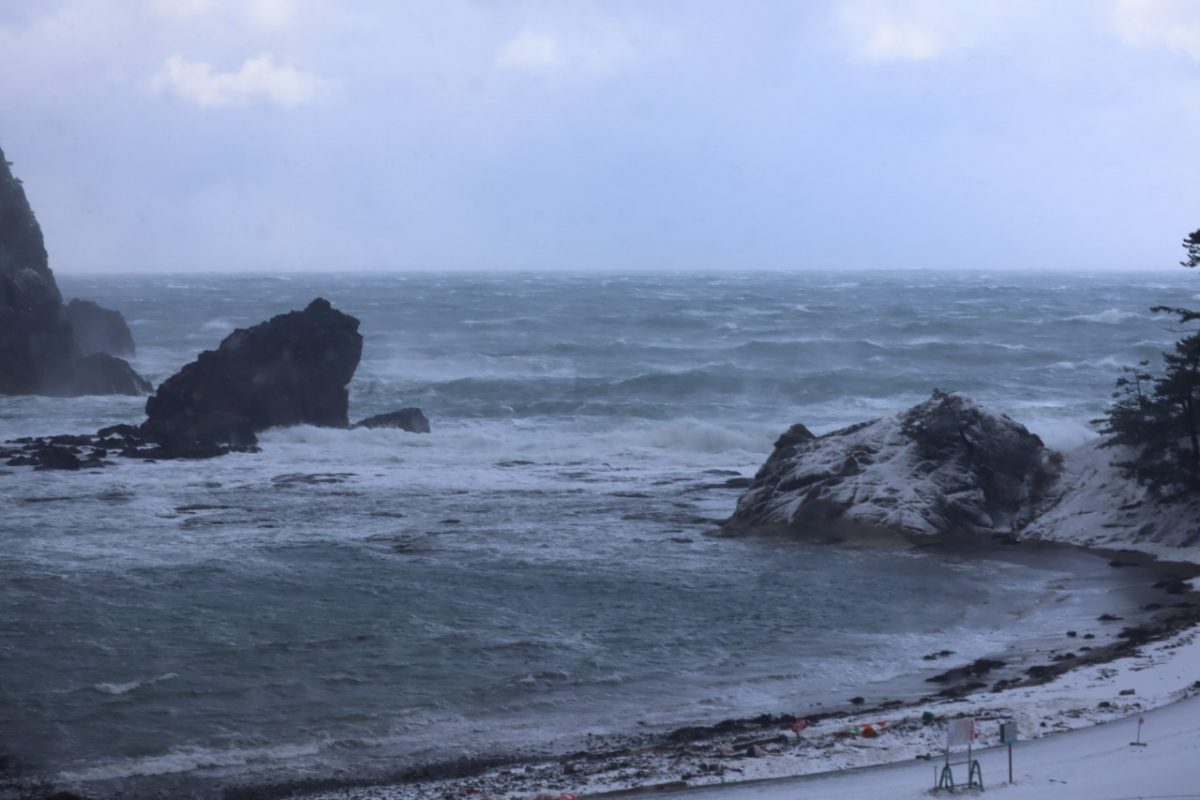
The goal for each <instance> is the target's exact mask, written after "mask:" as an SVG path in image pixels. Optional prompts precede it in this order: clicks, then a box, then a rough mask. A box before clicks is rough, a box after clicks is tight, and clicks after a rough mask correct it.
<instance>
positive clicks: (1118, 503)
mask: <svg viewBox="0 0 1200 800" xmlns="http://www.w3.org/2000/svg"><path fill="white" fill-rule="evenodd" d="M1121 457H1122V453H1121V452H1119V451H1114V450H1112V449H1109V448H1103V447H1100V446H1099V443H1098V442H1092V443H1089V444H1085V445H1082V446H1080V447H1078V448H1076V449H1075V450H1072V451H1070V452H1069V453H1067V454H1066V456H1065V458H1064V459H1063V465H1062V473H1061V475H1060V477H1059V480H1058V481H1057V482H1056V484H1055V485H1054V487H1053V488H1052V490H1051V491H1050V492H1049V493H1048V496H1047V497H1046V499H1045V500H1044V501H1043V503H1042V504H1041V507H1040V508H1039V509H1038V510H1039V512H1040V513H1039V514H1038V516H1037V517H1036V518H1034V519H1033V520H1032V521H1030V523H1029V524H1028V525H1027V526H1026V527H1025V528H1024V529H1023V530H1022V531H1021V536H1022V538H1031V539H1046V540H1051V541H1056V542H1066V543H1070V544H1081V545H1090V546H1098V547H1129V548H1134V549H1138V550H1144V551H1147V552H1152V553H1154V554H1155V555H1158V556H1161V557H1165V558H1176V559H1180V558H1182V559H1186V560H1189V561H1200V498H1193V499H1191V500H1184V501H1175V502H1165V501H1162V500H1156V499H1155V498H1154V497H1153V496H1152V495H1150V493H1149V492H1148V491H1147V490H1146V489H1145V487H1143V486H1140V485H1138V484H1137V482H1135V481H1133V480H1130V479H1128V478H1126V477H1125V476H1123V475H1121V474H1120V472H1119V471H1118V470H1117V469H1116V467H1114V466H1113V465H1112V462H1113V461H1114V460H1117V461H1119V460H1121Z"/></svg>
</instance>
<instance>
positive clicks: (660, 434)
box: [639, 419, 778, 453]
mask: <svg viewBox="0 0 1200 800" xmlns="http://www.w3.org/2000/svg"><path fill="white" fill-rule="evenodd" d="M772 431H774V428H773V427H771V428H768V427H767V426H759V427H757V428H754V429H750V428H747V429H738V428H732V427H730V426H728V425H713V424H711V423H708V422H702V421H700V420H696V419H683V420H678V421H676V422H672V423H669V424H667V425H664V426H662V427H659V428H653V429H651V430H650V431H648V432H645V433H644V434H642V436H640V437H639V440H640V441H641V442H643V443H644V444H646V445H649V446H650V447H656V448H660V449H663V450H682V451H687V452H692V453H729V452H736V451H741V452H749V453H757V452H767V451H768V450H769V449H770V446H771V442H772V441H773V440H774V438H773V437H774V436H775V435H778V431H774V432H773V433H772Z"/></svg>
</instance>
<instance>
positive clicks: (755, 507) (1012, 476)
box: [726, 390, 1058, 542]
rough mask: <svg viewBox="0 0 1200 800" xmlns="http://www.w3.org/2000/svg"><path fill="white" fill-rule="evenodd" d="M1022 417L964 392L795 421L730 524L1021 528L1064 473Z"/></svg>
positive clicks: (877, 535)
mask: <svg viewBox="0 0 1200 800" xmlns="http://www.w3.org/2000/svg"><path fill="white" fill-rule="evenodd" d="M1057 461H1058V459H1057V457H1052V455H1051V453H1050V451H1048V450H1047V449H1046V448H1045V447H1044V446H1043V444H1042V441H1041V439H1039V438H1038V437H1037V436H1035V435H1034V434H1032V433H1030V432H1029V431H1028V430H1027V429H1026V428H1025V427H1024V426H1023V425H1020V424H1019V423H1017V422H1014V421H1013V420H1011V419H1009V418H1008V417H1006V416H1004V415H1002V414H997V413H995V412H993V411H990V410H988V409H986V408H984V407H983V406H981V405H979V404H978V403H976V402H974V401H973V400H971V399H970V398H968V397H966V396H965V395H962V394H947V393H945V392H940V391H936V390H935V391H934V393H933V396H932V397H931V398H930V399H929V400H927V401H925V402H924V403H921V404H920V405H917V406H914V407H913V408H910V409H909V410H907V411H904V412H902V413H900V414H897V415H896V416H893V417H885V418H882V419H876V420H872V421H870V422H864V423H860V424H858V425H851V426H850V427H848V428H843V429H841V430H838V431H834V432H832V433H827V434H825V435H823V436H814V435H813V434H811V433H810V432H809V431H808V429H806V428H805V427H804V426H803V425H795V426H793V427H792V428H791V429H789V430H788V432H787V433H785V434H784V435H783V436H781V437H780V439H779V441H778V442H776V445H775V451H774V452H773V453H772V454H771V456H770V457H769V458H768V459H767V462H766V463H765V464H764V465H763V466H762V468H761V469H760V470H759V471H758V474H757V475H756V476H755V478H754V482H753V483H752V484H751V486H750V488H749V489H748V490H747V491H746V492H745V494H743V495H742V497H741V498H740V499H739V500H738V504H737V510H736V511H735V512H734V514H733V516H732V517H731V518H730V519H729V520H728V522H727V523H726V526H727V528H730V529H732V530H756V531H784V532H789V533H795V534H799V535H807V536H813V537H817V538H820V539H841V540H852V541H857V542H866V541H869V540H872V539H881V538H882V539H888V538H895V539H904V540H909V541H918V540H924V539H928V538H930V537H941V536H945V535H949V534H955V533H979V532H984V533H1013V532H1016V531H1018V530H1020V528H1021V527H1023V526H1024V525H1025V524H1026V523H1027V522H1028V521H1029V520H1030V519H1031V518H1032V517H1033V515H1034V513H1035V511H1036V509H1037V508H1038V507H1039V505H1040V504H1041V503H1042V501H1043V499H1044V495H1045V494H1046V491H1047V489H1048V488H1050V487H1051V485H1052V484H1053V483H1054V482H1055V480H1056V477H1057V472H1058V464H1057Z"/></svg>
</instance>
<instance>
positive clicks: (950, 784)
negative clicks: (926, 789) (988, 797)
mask: <svg viewBox="0 0 1200 800" xmlns="http://www.w3.org/2000/svg"><path fill="white" fill-rule="evenodd" d="M975 736H976V733H975V720H973V719H952V720H949V721H948V724H947V727H946V761H945V764H944V765H943V766H942V773H941V776H940V777H939V778H938V781H937V786H936V788H938V789H949V790H950V791H954V789H955V784H954V772H953V769H952V768H953V767H955V766H965V767H966V768H967V782H966V784H965V785H966V787H967V788H969V789H983V770H982V769H981V768H980V766H979V762H978V761H977V760H976V759H975V755H974V752H973V748H974V745H975ZM963 745H966V748H967V752H966V754H965V755H966V759H965V760H962V761H954V760H952V757H951V750H953V749H954V748H955V747H962V746H963ZM960 777H961V776H960Z"/></svg>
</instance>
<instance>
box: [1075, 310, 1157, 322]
mask: <svg viewBox="0 0 1200 800" xmlns="http://www.w3.org/2000/svg"><path fill="white" fill-rule="evenodd" d="M1141 316H1142V315H1141V314H1139V313H1137V312H1136V311H1122V310H1121V309H1119V308H1109V309H1106V310H1104V311H1098V312H1096V313H1095V314H1077V315H1075V316H1073V317H1067V322H1100V323H1103V324H1105V325H1117V324H1120V323H1122V322H1124V321H1126V320H1129V319H1139V318H1141Z"/></svg>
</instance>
